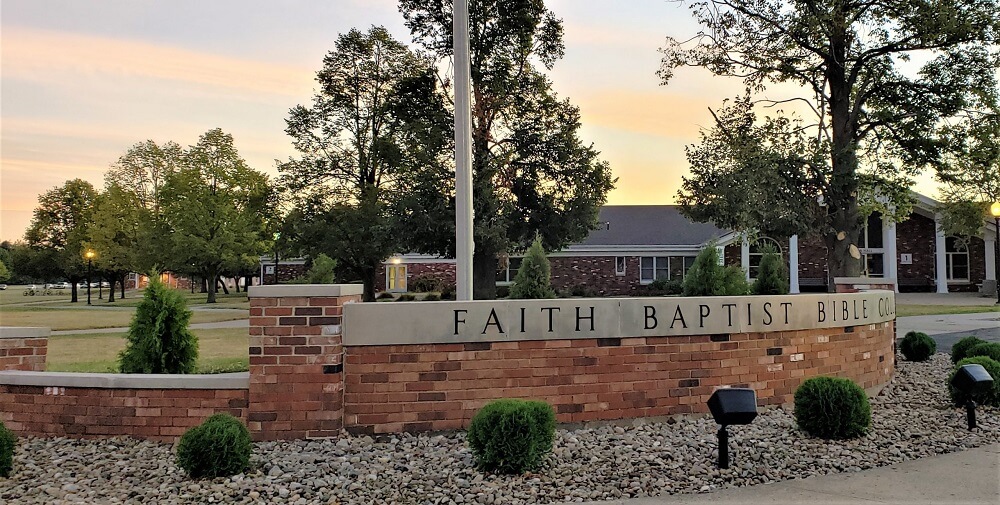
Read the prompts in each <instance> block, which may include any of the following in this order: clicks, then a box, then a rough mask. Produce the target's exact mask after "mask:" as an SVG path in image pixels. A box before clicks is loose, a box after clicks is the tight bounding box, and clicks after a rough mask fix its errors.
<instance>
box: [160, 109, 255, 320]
mask: <svg viewBox="0 0 1000 505" xmlns="http://www.w3.org/2000/svg"><path fill="white" fill-rule="evenodd" d="M160 191H161V192H162V197H161V205H162V207H161V208H162V212H163V219H164V221H165V223H166V225H167V227H168V228H169V230H170V232H171V234H172V238H173V240H172V242H173V243H172V247H171V250H170V252H171V254H170V258H171V261H170V263H169V264H168V266H169V267H170V269H171V270H173V271H185V270H187V271H190V270H195V271H197V272H198V273H199V274H200V275H201V277H202V278H205V279H208V303H215V301H216V296H215V294H216V285H217V281H218V278H219V275H220V273H221V272H222V270H223V268H224V266H225V265H228V264H233V263H237V262H239V261H240V258H241V257H244V256H250V257H253V256H256V255H259V254H260V253H261V252H263V246H264V242H263V237H262V232H263V222H264V221H263V216H266V215H268V213H269V211H268V207H269V206H271V205H273V197H272V196H271V191H270V187H269V185H268V180H267V176H265V175H264V174H262V173H260V172H257V171H256V170H253V169H251V168H250V167H249V166H247V164H246V162H245V161H244V160H243V159H242V158H241V157H240V155H239V152H238V151H237V150H236V147H235V145H234V144H233V137H232V135H229V134H227V133H225V132H223V131H222V130H220V129H213V130H209V131H208V132H205V133H204V134H203V135H202V136H201V137H200V138H199V139H198V143H197V144H196V145H194V146H191V148H190V149H189V150H188V152H187V154H186V155H185V157H184V163H183V165H182V166H181V167H180V168H179V169H178V170H176V171H174V172H173V173H170V174H168V175H167V177H166V180H165V184H164V186H163V187H162V189H161V190H160Z"/></svg>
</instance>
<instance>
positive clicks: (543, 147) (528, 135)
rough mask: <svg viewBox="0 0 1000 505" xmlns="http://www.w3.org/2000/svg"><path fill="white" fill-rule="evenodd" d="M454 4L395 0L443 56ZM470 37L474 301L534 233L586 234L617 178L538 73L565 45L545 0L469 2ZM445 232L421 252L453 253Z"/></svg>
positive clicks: (563, 238)
mask: <svg viewBox="0 0 1000 505" xmlns="http://www.w3.org/2000/svg"><path fill="white" fill-rule="evenodd" d="M451 6H452V3H451V2H440V1H437V0H402V1H401V2H400V11H401V12H402V13H403V16H404V17H405V18H406V25H407V27H409V28H410V31H411V32H412V33H413V36H414V39H415V41H416V42H418V43H419V44H421V45H422V46H423V47H424V48H426V49H427V50H429V51H430V52H432V53H433V54H435V55H437V56H438V57H440V58H450V57H452V12H451ZM469 36H470V52H471V54H470V58H471V71H472V73H471V81H472V82H471V85H472V158H473V160H472V163H473V167H472V171H473V183H472V184H473V195H472V198H473V210H474V227H475V234H474V240H475V253H474V256H473V291H474V296H475V298H480V299H481V298H493V297H494V296H495V294H496V284H495V280H496V277H495V275H496V268H497V262H498V258H499V257H500V256H501V255H503V254H504V253H506V252H507V251H509V250H512V249H524V248H526V247H527V246H528V245H529V244H530V243H531V241H532V240H533V239H534V238H535V235H536V233H537V234H539V235H540V236H541V238H542V242H543V244H544V246H545V248H546V249H548V250H557V249H560V248H562V247H563V246H565V245H567V244H568V243H572V242H575V241H579V240H582V239H584V238H585V237H586V236H587V235H588V234H589V232H590V230H591V229H592V228H593V227H594V225H595V224H596V222H597V212H598V210H599V208H600V206H601V205H602V204H603V203H604V202H605V201H606V196H607V193H608V191H610V190H611V189H612V188H613V186H614V182H615V180H614V178H613V177H612V175H611V169H610V167H609V166H608V164H607V163H606V162H604V161H601V160H600V158H599V157H598V152H597V151H596V150H595V149H594V148H593V147H592V146H591V145H587V144H584V143H583V142H582V141H581V140H580V138H579V129H580V111H579V109H578V108H577V107H576V106H574V105H572V104H571V103H570V102H569V100H566V99H562V100H561V99H559V98H558V97H557V96H556V94H555V92H554V91H553V90H552V83H551V81H549V79H548V78H547V77H546V76H545V74H544V70H551V68H552V66H553V65H554V64H555V62H556V61H557V60H559V59H560V58H561V57H562V56H563V43H562V22H561V21H560V20H559V19H558V18H556V16H555V14H553V13H552V12H551V11H550V10H548V9H547V8H546V7H545V4H544V2H543V1H541V0H513V1H511V0H503V1H501V0H481V1H473V2H470V7H469ZM442 81H444V82H447V81H445V80H444V79H442ZM452 237H453V235H452ZM447 238H448V237H442V240H441V241H440V242H439V243H438V247H436V248H432V250H428V251H426V252H439V253H448V252H450V251H451V249H452V248H453V245H451V244H452V243H451V242H448V241H447ZM452 240H453V239H452ZM433 249H436V250H433Z"/></svg>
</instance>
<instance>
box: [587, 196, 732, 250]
mask: <svg viewBox="0 0 1000 505" xmlns="http://www.w3.org/2000/svg"><path fill="white" fill-rule="evenodd" d="M598 222H599V223H600V228H598V229H597V230H594V231H592V232H590V235H589V236H588V237H587V239H586V240H584V241H583V242H580V243H579V244H574V245H578V246H608V245H616V246H621V245H643V246H657V245H663V246H680V245H692V246H696V245H701V244H703V243H705V242H707V241H709V240H710V239H712V238H716V237H720V236H722V235H724V234H725V233H727V230H723V229H720V228H717V227H716V226H715V225H713V224H711V223H696V222H694V221H690V220H688V219H687V218H686V217H684V216H682V215H681V213H680V207H679V206H678V205H605V206H604V207H602V208H601V211H600V214H599V217H598Z"/></svg>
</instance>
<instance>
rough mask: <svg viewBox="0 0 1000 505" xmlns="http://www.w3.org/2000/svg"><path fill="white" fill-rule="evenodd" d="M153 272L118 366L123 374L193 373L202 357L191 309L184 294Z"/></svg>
mask: <svg viewBox="0 0 1000 505" xmlns="http://www.w3.org/2000/svg"><path fill="white" fill-rule="evenodd" d="M153 274H154V275H150V276H149V286H147V287H146V290H145V292H144V293H143V295H142V301H141V302H139V306H138V307H136V310H135V316H133V317H132V323H131V324H130V325H129V330H128V334H127V335H126V336H125V340H126V343H125V348H124V349H122V351H121V353H120V354H119V355H118V368H119V370H120V371H121V373H147V374H149V373H191V372H193V371H194V367H195V362H196V361H197V359H198V337H196V336H194V335H193V334H192V333H191V331H190V330H188V323H189V322H190V321H191V311H190V310H188V309H187V306H186V304H185V302H184V297H183V296H181V294H180V293H178V292H176V291H174V290H172V289H170V288H168V287H167V286H165V285H164V284H163V282H162V281H160V276H159V275H157V274H156V273H155V272H153Z"/></svg>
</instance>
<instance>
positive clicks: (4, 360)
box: [0, 326, 50, 371]
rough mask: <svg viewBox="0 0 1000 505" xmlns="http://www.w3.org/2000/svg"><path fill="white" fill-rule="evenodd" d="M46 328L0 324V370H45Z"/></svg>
mask: <svg viewBox="0 0 1000 505" xmlns="http://www.w3.org/2000/svg"><path fill="white" fill-rule="evenodd" d="M49 333H50V331H49V329H48V328H20V327H13V326H0V370H34V371H42V370H45V356H46V354H47V353H48V345H49V344H48V339H49Z"/></svg>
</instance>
